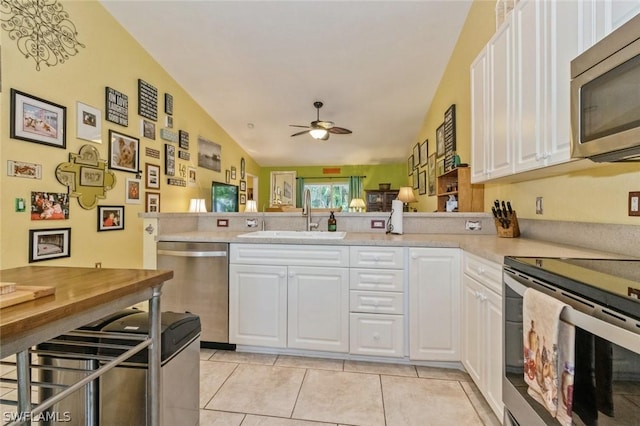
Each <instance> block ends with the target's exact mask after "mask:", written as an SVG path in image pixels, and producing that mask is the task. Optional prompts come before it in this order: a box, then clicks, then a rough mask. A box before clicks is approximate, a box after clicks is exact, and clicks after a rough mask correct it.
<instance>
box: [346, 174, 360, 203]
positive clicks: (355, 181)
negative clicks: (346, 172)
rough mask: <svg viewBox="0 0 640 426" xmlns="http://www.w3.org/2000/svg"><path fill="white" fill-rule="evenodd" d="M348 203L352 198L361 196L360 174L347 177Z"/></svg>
mask: <svg viewBox="0 0 640 426" xmlns="http://www.w3.org/2000/svg"><path fill="white" fill-rule="evenodd" d="M349 198H350V199H349V203H351V200H353V199H354V198H362V176H350V177H349Z"/></svg>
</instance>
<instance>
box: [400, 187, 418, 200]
mask: <svg viewBox="0 0 640 426" xmlns="http://www.w3.org/2000/svg"><path fill="white" fill-rule="evenodd" d="M398 200H400V201H402V202H403V203H415V202H416V197H415V195H413V188H411V187H410V186H401V187H400V191H399V192H398Z"/></svg>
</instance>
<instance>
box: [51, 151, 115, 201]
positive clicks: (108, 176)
mask: <svg viewBox="0 0 640 426" xmlns="http://www.w3.org/2000/svg"><path fill="white" fill-rule="evenodd" d="M56 178H57V179H58V182H60V183H61V184H63V185H65V186H68V187H69V195H70V196H71V197H77V198H78V203H80V206H81V207H82V208H83V209H87V210H89V209H92V208H94V207H95V206H96V204H97V203H98V200H100V199H104V198H106V195H105V193H106V192H107V191H108V190H110V189H112V188H113V187H114V186H115V184H116V175H115V174H114V173H113V172H112V171H109V170H108V169H107V161H106V160H101V159H100V154H99V152H98V150H97V149H96V148H95V147H94V146H92V145H84V146H83V147H81V148H80V151H79V152H78V154H74V153H70V154H69V162H68V163H60V164H58V167H56Z"/></svg>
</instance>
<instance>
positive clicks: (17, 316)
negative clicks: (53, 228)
mask: <svg viewBox="0 0 640 426" xmlns="http://www.w3.org/2000/svg"><path fill="white" fill-rule="evenodd" d="M172 277H173V272H172V271H151V270H135V269H100V268H74V267H44V266H25V267H20V268H14V269H6V270H2V271H0V281H2V282H14V283H16V284H18V285H25V286H38V285H45V284H46V285H48V286H53V287H55V294H53V295H50V296H46V297H43V298H40V299H36V300H32V301H28V302H24V303H20V304H17V305H14V306H9V307H6V308H3V309H2V313H1V315H0V336H2V344H1V345H0V358H3V359H4V358H5V357H7V356H9V355H12V354H16V355H17V372H18V409H19V411H20V412H23V413H26V412H31V413H32V414H35V413H38V412H42V410H43V409H44V408H46V407H44V408H43V407H42V405H44V404H42V405H41V406H40V407H36V408H35V409H34V410H33V411H32V410H31V401H30V374H29V353H28V349H29V348H30V347H32V346H34V345H37V344H38V343H41V342H44V341H46V340H48V339H51V338H53V337H56V336H58V335H60V334H62V333H65V332H68V331H70V330H73V329H75V328H78V327H81V326H83V325H85V324H87V323H89V322H91V321H94V320H97V319H99V318H102V317H104V316H106V315H108V314H111V313H113V312H115V311H117V310H119V309H123V308H126V307H129V306H131V305H134V304H136V303H138V302H141V301H144V300H149V320H150V321H151V326H150V336H149V338H148V339H147V341H146V342H145V343H146V346H148V348H149V351H150V354H149V378H150V379H149V384H150V388H151V389H155V391H152V392H149V398H150V407H151V411H150V419H151V421H150V424H151V425H159V424H160V422H159V413H160V407H159V387H160V379H159V378H160V345H159V344H156V342H160V291H161V288H162V284H163V283H164V282H165V281H167V280H169V279H171V278H172ZM143 350H145V349H143Z"/></svg>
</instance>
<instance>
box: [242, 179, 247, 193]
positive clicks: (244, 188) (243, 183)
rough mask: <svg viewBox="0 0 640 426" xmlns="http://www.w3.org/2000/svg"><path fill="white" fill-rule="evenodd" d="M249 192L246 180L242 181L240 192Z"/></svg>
mask: <svg viewBox="0 0 640 426" xmlns="http://www.w3.org/2000/svg"><path fill="white" fill-rule="evenodd" d="M246 190H247V181H246V180H241V181H240V191H242V192H244V191H246Z"/></svg>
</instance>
